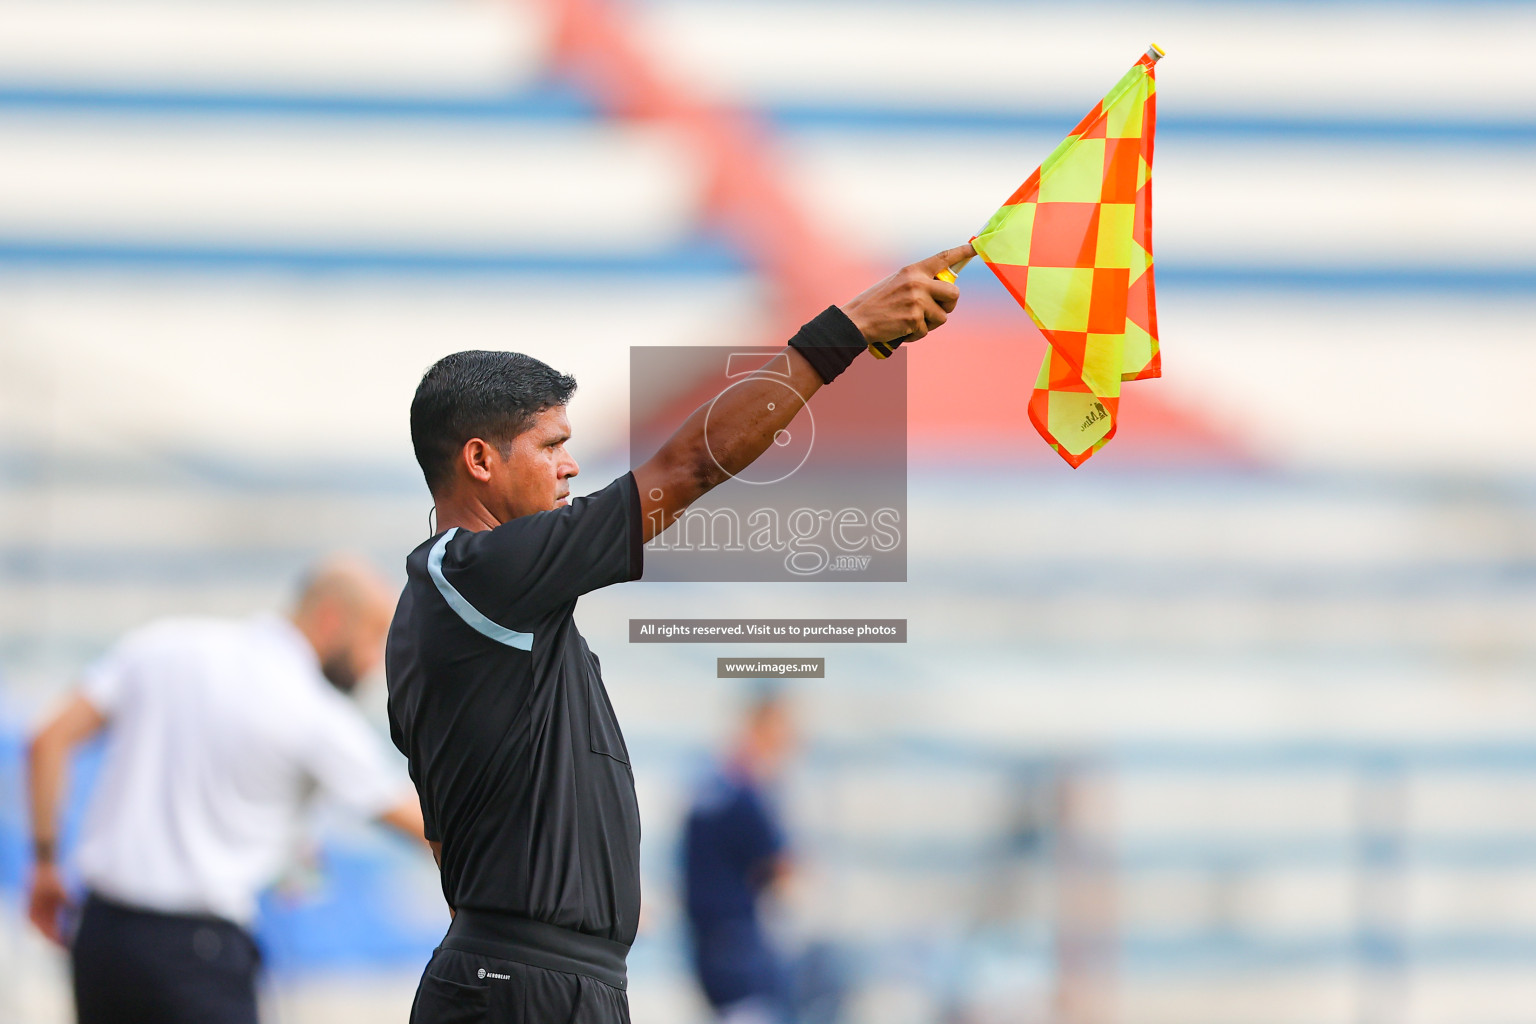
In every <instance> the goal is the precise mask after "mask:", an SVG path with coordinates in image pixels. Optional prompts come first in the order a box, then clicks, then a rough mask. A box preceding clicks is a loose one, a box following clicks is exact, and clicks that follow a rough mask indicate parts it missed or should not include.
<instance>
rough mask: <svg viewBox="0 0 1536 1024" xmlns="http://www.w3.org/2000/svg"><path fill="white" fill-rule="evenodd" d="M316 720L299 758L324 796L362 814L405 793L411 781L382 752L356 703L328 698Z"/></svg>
mask: <svg viewBox="0 0 1536 1024" xmlns="http://www.w3.org/2000/svg"><path fill="white" fill-rule="evenodd" d="M344 699H345V698H338V700H344ZM315 726H316V727H315V728H314V729H313V730H311V732H310V736H309V742H308V743H306V744H304V748H303V750H302V752H301V753H300V758H301V760H302V762H303V766H304V770H305V771H306V772H308V774H309V775H310V777H311V778H313V779H314V780H315V782H316V783H317V784H318V785H319V786H320V789H321V790H322V791H324V792H325V794H326V795H327V796H328V797H330V798H331V799H332V800H335V801H336V802H337V803H339V804H341V805H342V806H343V807H346V808H347V809H349V810H351V811H354V812H355V813H357V814H359V815H361V816H363V817H365V818H374V817H377V816H378V815H380V814H383V813H384V812H385V811H387V810H389V809H390V808H391V807H394V806H395V805H396V804H398V803H399V802H400V801H401V800H403V799H405V797H406V795H407V793H408V792H409V791H410V789H409V787H410V783H409V781H408V780H407V779H405V777H404V776H403V774H402V773H401V772H400V771H399V770H398V769H396V768H395V766H394V765H391V764H390V763H389V761H388V760H387V759H386V758H385V756H384V749H383V745H382V744H381V743H380V741H379V738H378V737H377V736H375V735H374V733H373V730H372V729H370V728H369V727H368V723H367V722H365V721H363V718H362V716H361V715H359V714H358V713H357V711H356V710H355V709H353V708H352V707H350V706H347V705H345V704H340V703H335V702H331V701H326V702H324V703H322V705H321V710H320V711H319V712H318V713H317V714H316V715H315Z"/></svg>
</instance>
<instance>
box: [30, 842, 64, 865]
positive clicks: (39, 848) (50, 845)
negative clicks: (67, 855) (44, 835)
mask: <svg viewBox="0 0 1536 1024" xmlns="http://www.w3.org/2000/svg"><path fill="white" fill-rule="evenodd" d="M58 853H59V850H58V845H57V844H56V843H55V842H54V841H53V840H52V839H34V840H32V860H33V862H34V863H37V864H52V863H53V862H54V860H55V859H56V858H57V857H58Z"/></svg>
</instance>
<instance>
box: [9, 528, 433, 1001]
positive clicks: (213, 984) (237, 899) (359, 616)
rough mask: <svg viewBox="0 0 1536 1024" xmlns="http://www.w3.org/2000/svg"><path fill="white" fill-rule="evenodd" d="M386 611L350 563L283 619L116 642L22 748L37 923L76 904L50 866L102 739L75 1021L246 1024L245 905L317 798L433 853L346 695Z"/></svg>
mask: <svg viewBox="0 0 1536 1024" xmlns="http://www.w3.org/2000/svg"><path fill="white" fill-rule="evenodd" d="M393 608H394V596H393V595H392V594H391V592H390V590H389V588H388V586H387V584H386V583H385V582H384V580H383V579H382V578H381V577H380V576H379V575H378V574H377V572H376V571H375V570H373V569H372V568H370V567H369V566H367V565H366V564H364V563H362V562H360V561H356V560H352V559H346V558H338V559H332V560H330V561H327V562H325V563H322V564H321V565H319V566H318V567H316V568H315V569H314V570H313V571H312V572H311V574H310V575H309V577H308V578H307V580H306V581H305V584H304V586H303V588H302V592H301V593H300V595H299V599H298V602H297V604H296V606H295V607H294V609H293V611H292V612H291V614H289V615H287V616H277V615H267V616H261V617H258V618H255V619H251V620H246V621H222V620H215V619H192V618H187V619H171V620H165V621H161V622H156V623H153V624H150V625H148V626H145V627H143V628H141V629H138V630H136V631H134V632H132V633H130V634H128V635H127V636H126V637H124V638H123V639H122V640H121V641H120V642H119V643H118V644H117V646H116V647H114V648H113V649H112V650H111V651H110V652H109V653H108V654H107V655H106V656H105V657H104V658H103V659H102V660H101V661H99V662H97V663H96V664H95V665H93V666H92V667H91V668H90V669H89V670H88V671H87V672H86V674H85V677H84V679H83V680H82V682H81V684H80V687H79V689H78V690H77V691H76V692H75V693H74V694H72V695H71V696H70V698H69V699H68V701H67V703H66V704H65V706H64V707H63V708H62V709H61V710H60V711H59V712H58V713H57V714H55V715H54V716H53V717H52V718H51V719H49V720H48V721H47V722H46V723H45V724H44V725H43V726H42V727H41V729H39V730H38V732H37V733H36V735H35V736H34V738H33V740H32V743H31V746H30V748H29V751H28V786H29V791H30V795H31V798H32V817H31V824H32V845H33V853H34V861H35V870H34V873H33V877H32V885H31V892H30V906H29V915H30V917H31V919H32V922H33V923H34V924H35V925H36V926H37V927H38V928H39V929H40V930H41V931H42V932H43V934H45V935H47V936H48V937H49V938H50V939H53V940H54V941H56V942H60V943H63V942H65V941H67V940H68V937H66V936H65V935H64V933H63V925H62V923H61V918H62V917H63V916H64V912H65V911H66V910H67V909H70V908H71V901H70V897H69V894H68V892H67V890H66V888H65V884H64V880H63V877H62V875H61V873H60V870H59V867H58V864H57V853H58V849H57V847H58V831H57V828H58V824H57V823H58V818H59V814H58V808H59V803H60V799H61V796H62V794H63V793H64V791H65V788H66V785H67V766H68V762H69V755H70V752H71V750H72V749H73V748H74V747H76V746H77V745H78V744H80V743H81V742H83V741H85V740H86V739H88V738H89V737H91V736H93V735H94V734H96V733H97V732H98V731H100V730H102V729H106V730H107V735H106V750H105V756H104V759H103V763H102V766H101V772H100V777H99V780H98V782H97V783H96V787H95V791H94V793H93V794H92V800H91V803H90V806H89V809H88V812H87V815H86V819H85V822H84V825H83V828H82V834H81V838H80V843H79V849H78V851H77V854H76V858H75V859H76V866H77V868H78V870H79V875H80V878H81V880H82V882H83V883H84V886H85V888H86V896H85V899H84V901H83V906H82V907H81V908H80V912H79V925H78V928H77V929H75V933H74V935H73V937H72V949H71V954H72V955H71V959H72V966H73V980H74V990H75V1002H76V1008H77V1011H78V1015H79V1021H80V1024H128V1022H144V1024H151V1022H153V1024H179V1022H188V1024H191V1022H194V1021H195V1022H198V1024H224V1022H228V1024H254V1022H255V1021H256V1019H257V1011H256V980H257V972H258V965H259V960H260V957H259V954H258V951H257V948H256V945H255V942H254V939H253V938H252V937H251V934H250V930H249V929H250V925H251V922H252V920H253V918H254V917H255V914H256V903H257V898H258V896H259V894H260V892H261V890H262V889H264V888H265V887H266V886H267V885H269V884H270V883H271V882H272V881H273V880H274V879H275V878H276V877H277V876H278V875H279V874H280V873H281V872H282V870H283V868H284V867H285V865H286V861H287V859H288V855H289V852H290V851H291V850H292V848H293V845H294V840H295V838H296V830H297V829H298V828H299V826H300V820H301V812H302V810H303V808H304V806H305V804H306V803H307V801H308V798H309V797H310V796H311V794H312V793H313V792H314V791H315V790H316V789H317V788H318V789H319V790H323V791H324V792H325V793H326V794H327V795H328V796H330V797H331V798H332V799H334V800H336V801H337V802H339V803H340V804H342V805H343V806H345V807H347V808H349V809H350V810H352V811H354V812H356V813H358V814H360V815H362V816H364V817H367V818H373V819H377V820H378V821H380V822H382V823H384V824H386V825H389V826H392V827H393V828H395V829H397V830H399V831H400V832H402V833H404V834H405V835H407V836H409V837H411V838H413V839H416V840H418V841H420V842H422V843H423V845H425V840H424V839H423V838H422V817H421V809H420V805H419V804H418V802H417V798H416V793H415V790H414V789H413V788H412V787H411V784H410V782H409V780H408V779H407V778H406V777H405V775H404V773H403V772H401V771H399V770H397V769H395V768H393V767H392V766H391V765H390V764H389V762H388V761H387V760H386V756H385V752H384V747H383V744H382V742H381V741H380V740H379V739H378V737H376V735H375V734H374V731H373V730H372V729H371V728H370V727H369V726H368V724H367V723H366V721H364V719H363V717H362V715H361V713H360V712H359V711H358V709H357V708H356V706H355V705H354V704H353V703H352V701H350V700H349V699H348V696H349V695H350V694H351V692H352V690H353V688H354V687H355V686H356V685H357V682H358V680H360V679H362V678H363V677H365V676H367V675H368V674H370V673H371V672H372V671H373V670H374V669H375V668H376V667H377V666H378V664H379V662H380V660H381V658H382V656H383V649H384V637H385V633H386V632H387V630H388V627H389V621H390V616H391V613H392V612H393Z"/></svg>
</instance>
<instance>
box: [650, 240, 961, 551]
mask: <svg viewBox="0 0 1536 1024" xmlns="http://www.w3.org/2000/svg"><path fill="white" fill-rule="evenodd" d="M974 255H976V251H975V250H974V249H973V248H971V246H970V244H969V243H967V244H965V245H962V246H957V247H956V248H953V249H946V250H945V251H944V252H941V253H937V254H935V255H933V256H930V257H929V258H928V259H926V260H923V261H922V262H920V263H913V264H911V265H910V266H906V267H903V268H902V269H900V270H898V271H897V272H896V273H894V274H892V275H891V276H890V277H887V278H886V279H885V280H883V281H881V282H880V283H879V284H876V285H874V286H873V287H871V288H869V289H867V290H866V291H864V292H862V293H861V294H859V295H858V296H857V297H856V298H854V299H853V300H852V301H851V302H848V303H846V304H844V305H842V306H829V307H827V309H826V310H825V311H824V312H823V313H821V314H820V315H819V316H817V317H816V318H815V319H814V320H812V321H811V322H810V323H808V324H806V325H805V326H804V327H803V328H801V330H800V333H798V334H796V335H795V337H794V338H792V339H790V342H789V344H788V345H787V346H786V347H785V349H784V352H783V353H781V354H779V355H775V356H774V357H773V360H772V362H771V363H770V364H769V365H779V366H782V365H783V360H784V359H786V358H787V359H788V361H789V367H790V380H789V386H790V387H791V388H792V389H793V390H794V392H795V394H796V395H798V396H799V397H800V401H799V402H789V403H785V402H783V401H782V400H780V401H771V399H780V398H781V396H782V395H783V393H784V378H783V375H782V373H778V372H765V371H759V372H758V374H757V375H756V376H753V377H747V378H746V379H745V380H743V381H742V382H740V383H737V384H734V385H732V386H731V387H730V388H728V389H727V390H726V391H724V392H723V393H722V394H721V395H720V396H719V397H718V398H717V399H716V400H715V401H714V402H713V403H711V404H709V405H706V406H703V407H701V408H699V409H698V410H696V411H695V412H694V413H693V415H691V416H689V417H688V419H687V420H686V421H685V422H684V423H683V425H682V426H681V427H680V428H678V431H677V433H675V434H673V435H672V437H671V438H669V439H668V440H667V443H666V444H664V445H662V446H661V448H660V450H659V451H657V452H656V454H655V455H653V456H652V457H651V458H650V459H649V460H648V461H646V463H645V464H644V465H642V466H640V467H639V468H638V469H636V470H635V484H636V487H637V489H638V490H639V493H640V509H641V512H642V519H643V522H644V527H643V529H644V536H645V539H646V540H650V539H651V538H653V537H655V536H656V535H657V534H659V533H661V532H662V531H663V530H665V529H666V528H667V527H668V526H671V525H672V523H673V522H674V521H676V519H677V517H678V516H680V515H682V514H683V511H684V510H685V509H687V508H688V506H689V505H692V504H693V503H694V502H695V501H698V500H699V498H701V497H703V495H704V494H705V493H707V492H708V491H710V490H712V489H713V488H715V487H717V486H719V485H720V484H721V483H724V482H725V481H726V480H727V479H728V478H730V477H731V476H733V475H735V474H736V473H739V472H740V471H741V470H743V469H745V468H746V467H747V466H749V465H751V464H752V462H753V461H754V460H756V459H757V457H758V456H760V455H762V454H763V452H765V451H767V450H768V447H769V445H771V444H772V443H773V438H774V435H776V434H777V433H778V432H779V431H780V430H783V429H784V428H785V427H787V426H789V424H790V422H791V421H792V420H794V418H795V416H796V415H797V414H798V413H799V412H800V408H801V406H802V405H803V404H804V403H805V401H807V400H809V399H810V397H811V395H813V394H815V393H816V392H817V391H818V390H819V389H820V388H821V386H822V385H823V384H830V383H831V382H832V381H833V379H834V378H836V377H837V375H838V374H839V373H841V372H842V371H843V370H844V369H846V368H847V367H848V365H849V364H850V363H852V362H853V360H854V359H856V358H857V357H858V356H859V354H860V353H861V352H863V351H864V350H865V349H866V348H868V347H869V346H870V345H872V344H875V343H877V342H887V343H889V342H896V343H897V344H900V343H902V342H907V341H916V340H917V339H919V338H922V337H924V336H926V335H927V334H928V332H929V331H931V330H934V329H935V328H937V327H939V326H940V325H942V324H943V323H944V321H945V319H947V317H948V314H950V313H951V312H953V311H954V308H955V303H956V302H958V301H959V298H960V290H959V288H957V287H956V286H955V285H954V284H952V283H949V282H947V281H940V280H938V279H937V278H936V277H935V275H936V274H938V273H939V272H940V271H942V270H944V269H946V268H948V267H952V266H954V265H955V264H957V263H959V262H961V261H962V260H965V259H968V258H970V257H972V256H974ZM765 369H766V368H765ZM706 419H707V420H708V422H709V431H708V436H707V437H706V434H705V421H706Z"/></svg>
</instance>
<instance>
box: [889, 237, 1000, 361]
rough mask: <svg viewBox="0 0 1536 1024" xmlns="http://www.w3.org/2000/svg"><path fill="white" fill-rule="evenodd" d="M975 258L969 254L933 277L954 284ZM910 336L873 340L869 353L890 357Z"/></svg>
mask: <svg viewBox="0 0 1536 1024" xmlns="http://www.w3.org/2000/svg"><path fill="white" fill-rule="evenodd" d="M975 258H976V257H974V256H967V257H966V258H965V259H963V260H961V261H960V262H959V263H956V264H955V265H954V266H952V267H946V268H945V269H943V270H941V271H939V272H938V273H937V274H934V275H933V279H934V280H935V281H948V282H949V283H950V284H954V283H955V275H956V274H958V273H960V271H962V270H964V269H965V265H966V264H967V263H969V262H971V260H973V259H975ZM910 337H912V335H910V334H904V335H902V336H901V337H899V338H897V339H896V340H895V341H872V342H870V343H869V354H870V355H872V356H874V357H875V358H876V359H889V358H890V355H891V353H892V352H895V351H896V346H897V345H900V344H901V343H902V342H904V341H906V340H907V339H908V338H910Z"/></svg>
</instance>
